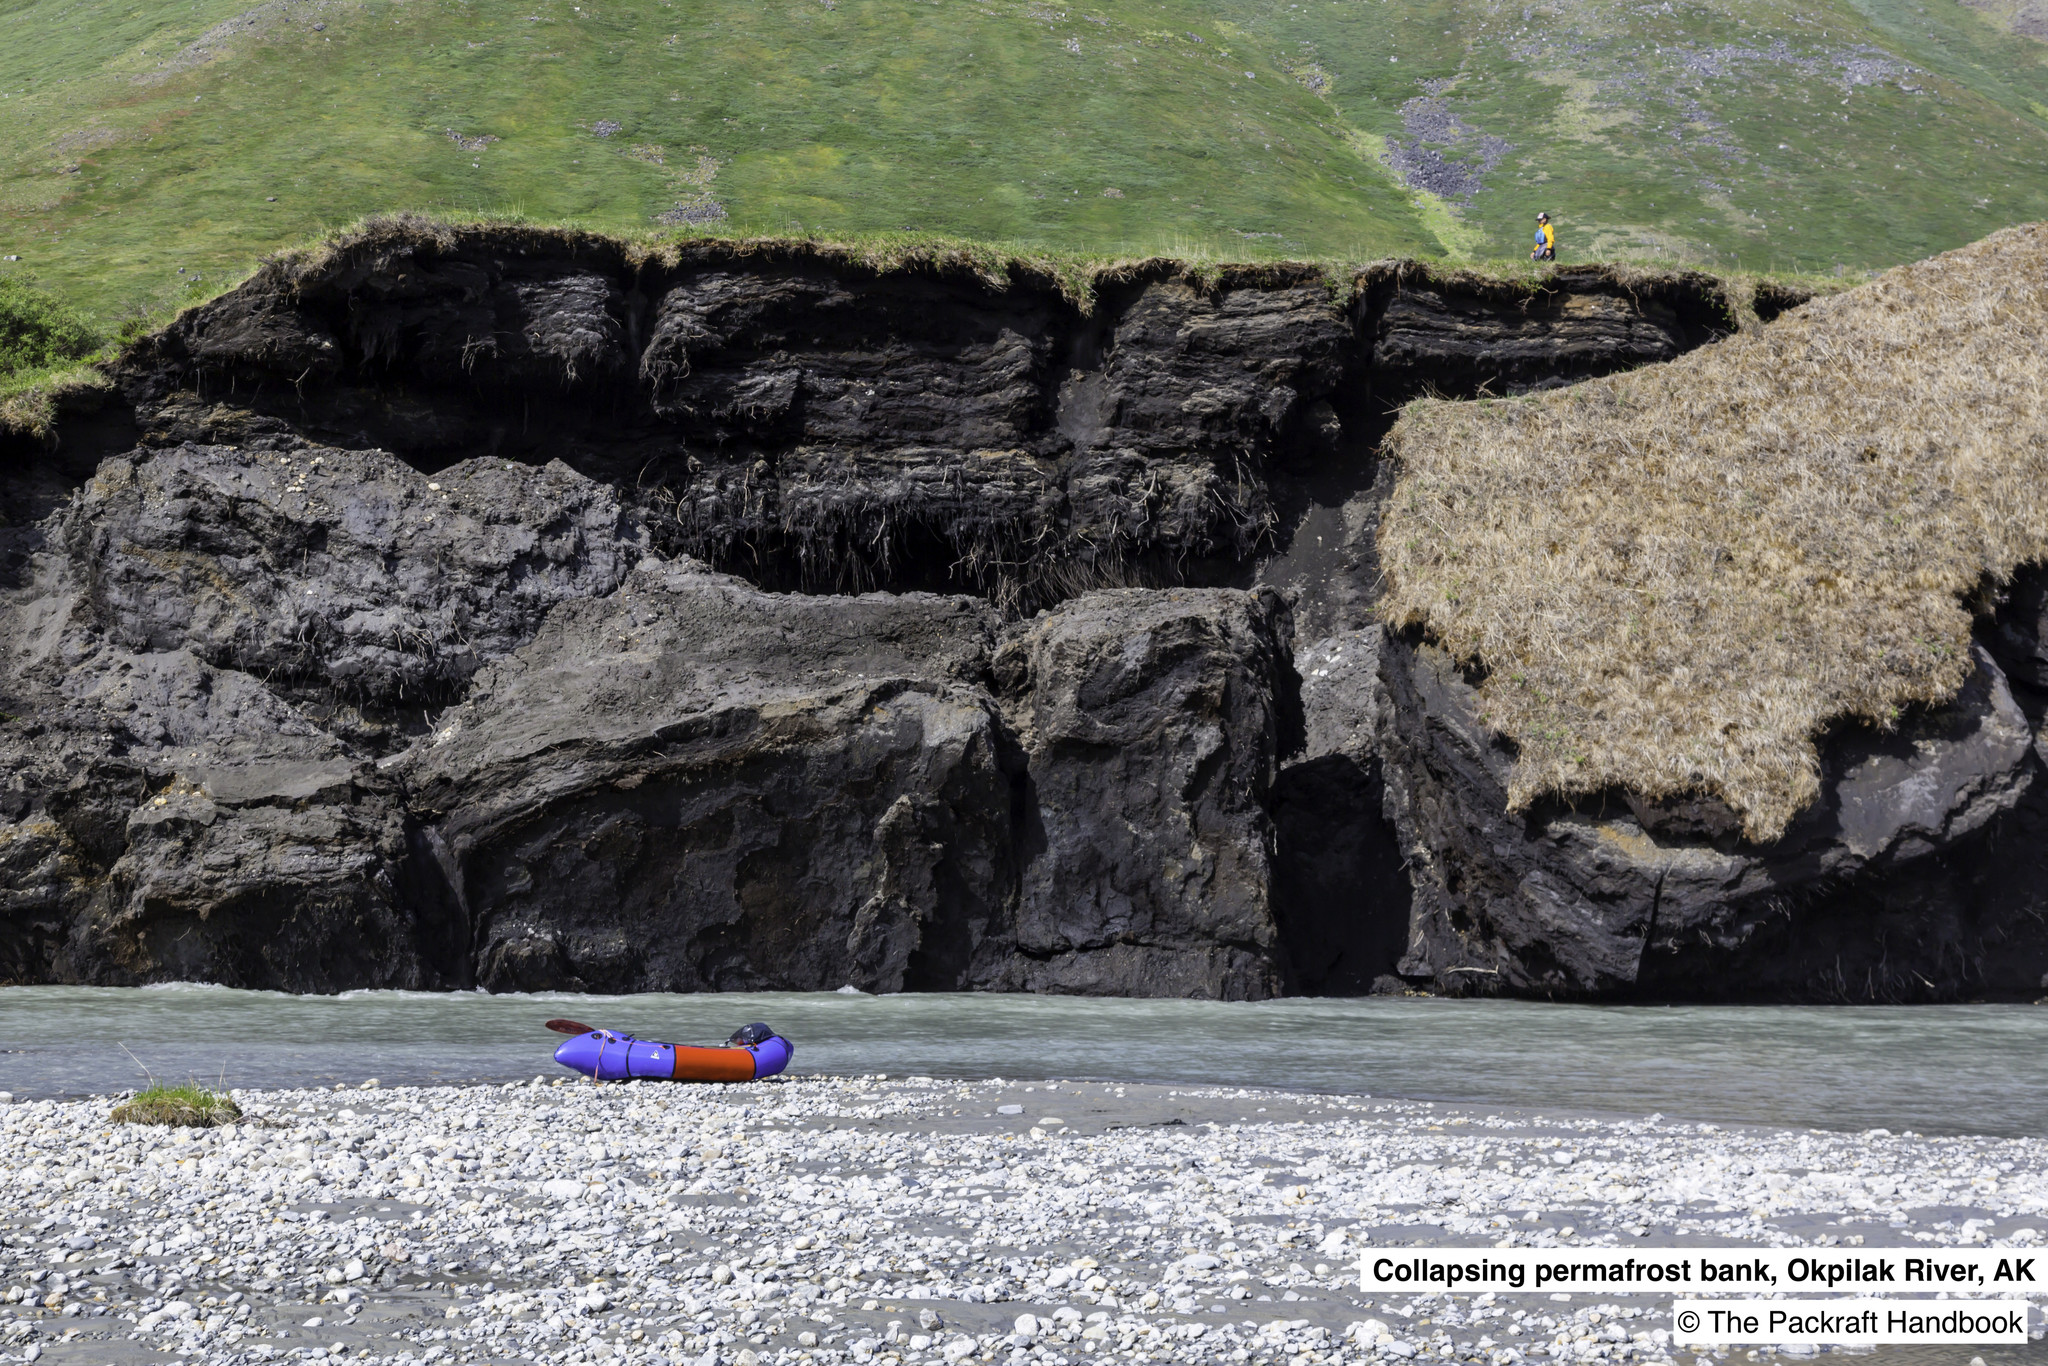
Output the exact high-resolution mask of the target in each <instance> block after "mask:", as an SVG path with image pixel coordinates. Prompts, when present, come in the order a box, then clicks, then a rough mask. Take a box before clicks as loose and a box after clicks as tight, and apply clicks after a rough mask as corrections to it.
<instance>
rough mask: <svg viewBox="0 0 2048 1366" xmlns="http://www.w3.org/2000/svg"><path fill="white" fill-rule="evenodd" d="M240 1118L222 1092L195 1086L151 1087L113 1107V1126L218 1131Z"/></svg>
mask: <svg viewBox="0 0 2048 1366" xmlns="http://www.w3.org/2000/svg"><path fill="white" fill-rule="evenodd" d="M241 1117H242V1107H241V1106H239V1105H237V1104H235V1102H234V1099H233V1097H231V1096H229V1095H227V1094H226V1093H225V1092H221V1091H210V1090H208V1089H207V1088H206V1087H204V1086H201V1085H199V1084H198V1083H196V1082H186V1083H184V1084H182V1085H179V1086H165V1085H162V1084H161V1083H155V1084H152V1085H151V1086H150V1087H149V1089H147V1090H145V1091H139V1092H137V1093H136V1094H135V1095H134V1096H133V1097H131V1098H130V1099H128V1100H125V1101H123V1102H121V1103H120V1104H119V1105H116V1106H115V1107H114V1112H113V1114H112V1115H111V1116H110V1118H111V1119H112V1120H113V1121H114V1123H116V1124H168V1125H172V1126H174V1127H178V1128H186V1129H217V1128H219V1127H220V1126H222V1125H224V1124H233V1123H234V1122H235V1121H236V1120H238V1119H240V1118H241Z"/></svg>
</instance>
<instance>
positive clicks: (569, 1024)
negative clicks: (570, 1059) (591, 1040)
mask: <svg viewBox="0 0 2048 1366" xmlns="http://www.w3.org/2000/svg"><path fill="white" fill-rule="evenodd" d="M548 1028H549V1029H552V1030H554V1031H555V1033H557V1034H595V1033H596V1032H597V1031H596V1030H594V1029H592V1028H591V1027H590V1026H589V1025H587V1024H577V1023H576V1022H575V1021H574V1020H549V1021H548Z"/></svg>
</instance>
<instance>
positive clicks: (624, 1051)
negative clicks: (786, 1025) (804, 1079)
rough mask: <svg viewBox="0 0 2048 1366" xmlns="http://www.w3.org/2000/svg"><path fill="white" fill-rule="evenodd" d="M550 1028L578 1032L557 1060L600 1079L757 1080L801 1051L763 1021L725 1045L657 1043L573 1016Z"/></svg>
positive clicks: (550, 1023)
mask: <svg viewBox="0 0 2048 1366" xmlns="http://www.w3.org/2000/svg"><path fill="white" fill-rule="evenodd" d="M564 1026H568V1028H564ZM548 1028H550V1029H554V1030H557V1031H558V1032H560V1033H564V1034H567V1033H571V1032H572V1031H573V1032H574V1034H575V1037H573V1038H571V1039H569V1040H567V1041H566V1042H564V1043H563V1044H562V1046H561V1047H559V1048H557V1049H556V1050H555V1061H556V1062H558V1063H560V1064H562V1066H564V1067H569V1068H573V1069H575V1070H576V1071H578V1072H581V1073H582V1074H583V1075H584V1076H586V1077H591V1078H594V1079H595V1080H597V1081H630V1080H632V1079H634V1078H645V1079H648V1080H661V1081H726V1082H732V1081H758V1080H760V1079H761V1078H763V1077H772V1076H774V1075H775V1074H776V1073H778V1072H780V1071H781V1070H782V1069H783V1068H785V1067H787V1066H789V1060H790V1057H791V1056H792V1055H793V1054H794V1053H795V1052H796V1049H795V1048H794V1047H793V1046H792V1045H791V1044H790V1042H789V1040H787V1039H785V1038H783V1037H782V1036H781V1035H780V1034H777V1033H776V1032H775V1031H774V1030H772V1029H770V1028H769V1027H768V1026H767V1025H764V1024H752V1025H748V1026H747V1027H746V1028H744V1029H742V1030H740V1031H739V1032H738V1033H736V1034H734V1035H733V1036H732V1040H731V1042H730V1043H728V1044H727V1045H726V1046H725V1047H724V1048H695V1047H692V1046H691V1045H689V1044H674V1043H656V1042H654V1041H652V1040H649V1039H636V1038H634V1037H633V1036H632V1035H631V1034H619V1033H616V1032H614V1031H612V1030H609V1029H590V1028H588V1027H586V1026H583V1025H578V1024H576V1022H575V1021H573V1020H549V1021H548Z"/></svg>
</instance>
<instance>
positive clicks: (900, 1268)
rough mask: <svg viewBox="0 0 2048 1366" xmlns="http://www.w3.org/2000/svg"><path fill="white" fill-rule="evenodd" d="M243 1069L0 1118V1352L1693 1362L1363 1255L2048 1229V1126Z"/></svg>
mask: <svg viewBox="0 0 2048 1366" xmlns="http://www.w3.org/2000/svg"><path fill="white" fill-rule="evenodd" d="M234 1094H235V1097H236V1099H237V1101H238V1102H239V1103H240V1104H241V1106H242V1107H243V1109H244V1111H245V1113H246V1117H245V1119H244V1121H243V1122H242V1123H239V1124H236V1125H232V1126H230V1127H226V1128H222V1129H215V1130H171V1129H161V1128H148V1127H140V1126H131V1125H117V1124H113V1123H111V1122H110V1121H109V1118H108V1115H109V1112H110V1110H111V1108H112V1106H113V1104H114V1101H113V1100H111V1099H96V1100H78V1101H35V1102H22V1103H16V1104H12V1105H7V1106H5V1107H4V1108H0V1130H4V1139H5V1142H4V1144H0V1244H4V1246H0V1299H4V1301H5V1303H4V1304H0V1360H6V1361H24V1360H26V1361H38V1360H39V1361H44V1362H52V1363H55V1362H80V1363H84V1362H93V1363H115V1362H131V1361H162V1360H163V1359H164V1358H165V1354H167V1353H175V1354H177V1355H178V1356H181V1357H188V1358H194V1359H199V1360H205V1361H209V1362H213V1361H217V1362H249V1363H254V1362H262V1361H277V1360H279V1359H281V1358H295V1359H299V1360H307V1359H322V1360H326V1359H332V1360H335V1361H340V1360H343V1359H346V1360H348V1361H378V1362H385V1363H394V1364H395V1363H421V1362H440V1363H457V1362H464V1363H467V1362H513V1361H547V1362H634V1363H650V1366H652V1364H656V1363H663V1364H666V1366H766V1364H767V1363H776V1364H778V1366H781V1364H784V1363H789V1364H793V1363H799V1362H818V1363H827V1362H863V1363H876V1364H877V1366H897V1364H903V1366H907V1364H908V1363H959V1362H1011V1363H1019V1364H1020V1366H1021V1364H1022V1363H1025V1362H1031V1363H1043V1366H1065V1364H1066V1363H1081V1362H1138V1361H1155V1362H1159V1361H1170V1362H1230V1363H1261V1364H1270V1366H1280V1363H1286V1364H1287V1366H1317V1364H1318V1363H1344V1362H1354V1363H1356V1362H1368V1361H1374V1362H1397V1361H1415V1360H1423V1361H1446V1360H1455V1361H1469V1362H1485V1363H1488V1366H1510V1363H1516V1362H1525V1361H1567V1360H1569V1361H1591V1360H1604V1361H1610V1362H1620V1361H1639V1362H1671V1361H1674V1360H1678V1361H1682V1362H1684V1363H1686V1366H1690V1363H1691V1362H1693V1361H1694V1360H1707V1359H1709V1358H1708V1357H1707V1356H1706V1355H1705V1354H1696V1353H1694V1352H1691V1351H1686V1352H1684V1353H1683V1354H1679V1353H1677V1352H1675V1351H1674V1350H1672V1349H1671V1348H1670V1347H1669V1346H1668V1345H1667V1344H1668V1336H1667V1333H1666V1328H1667V1325H1668V1319H1669V1311H1670V1304H1669V1299H1668V1298H1667V1297H1657V1296H1648V1295H1645V1296H1636V1297H1631V1296H1616V1295H1611V1294H1608V1295H1583V1294H1582V1295H1575V1296H1567V1295H1562V1294H1525V1295H1509V1294H1481V1295H1477V1296H1473V1295H1464V1294H1460V1295H1456V1296H1445V1295H1414V1296H1393V1297H1389V1296H1385V1295H1365V1294H1362V1293H1361V1292H1360V1289H1359V1282H1358V1278H1357V1276H1356V1274H1355V1271H1354V1270H1353V1268H1354V1267H1355V1266H1356V1264H1357V1261H1358V1258H1359V1257H1360V1256H1361V1255H1362V1254H1363V1253H1365V1252H1366V1251H1367V1250H1369V1249H1373V1248H1382V1247H1403V1246H1413V1245H1427V1244H1447V1245H1458V1246H1473V1247H1488V1246H1539V1247H1540V1246H1553V1245H1582V1246H1600V1245H1622V1246H1646V1247H1647V1246H1670V1245H1682V1244H1689V1243H1696V1244H1702V1245H1704V1244H1721V1245H1730V1244H1744V1243H1749V1244H1756V1245H1759V1246H1788V1245H1795V1244H1814V1245H1841V1244H1851V1245H1854V1244H1857V1243H1859V1242H1860V1243H1862V1244H1863V1245H1866V1246H1872V1247H1876V1246H1898V1245H1901V1244H1910V1243H1930V1244H1957V1245H1971V1244H1983V1243H1987V1242H1997V1243H2011V1244H2013V1245H2016V1246H2021V1247H2028V1246H2033V1245H2036V1244H2038V1243H2039V1242H2040V1241H2041V1239H2042V1233H2043V1231H2044V1230H2048V1214H2044V1212H2048V1144H2044V1143H2043V1142H2042V1141H2041V1140H2038V1139H1988V1138H1927V1137H1921V1136H1919V1135H1916V1134H1912V1133H1900V1134H1892V1133H1887V1132H1886V1131H1884V1130H1881V1129H1878V1130H1870V1131H1868V1132H1865V1133H1861V1134H1845V1133H1832V1132H1820V1131H1789V1130H1783V1129H1762V1128H1740V1127H1726V1126H1715V1125H1711V1124H1699V1123H1689V1122H1674V1121H1667V1120H1665V1119H1663V1118H1662V1117H1660V1116H1655V1115H1652V1116H1649V1117H1647V1118H1634V1119H1616V1118H1602V1117H1589V1116H1585V1115H1574V1114H1544V1113H1537V1112H1532V1111H1508V1110H1499V1109H1487V1108H1483V1107H1474V1106H1467V1105H1448V1104H1444V1105H1431V1104H1426V1103H1419V1102H1397V1101H1385V1100H1376V1099H1373V1098H1370V1097H1362V1096H1331V1095H1301V1094H1292V1093H1281V1092H1269V1091H1253V1090H1242V1089H1236V1088H1228V1087H1226V1088H1214V1087H1206V1088H1205V1087H1164V1086H1141V1085H1116V1084H1105V1083H1098V1082H1087V1083H1045V1082H1036V1083H1031V1084H1026V1083H1023V1082H1007V1081H1002V1080H994V1081H976V1082H957V1081H944V1080H937V1079H933V1078H928V1077H907V1078H892V1077H882V1076H863V1077H796V1078H780V1079H777V1080H775V1081H772V1082H765V1083H757V1084H754V1085H751V1086H743V1087H708V1086H683V1085H675V1084H664V1083H648V1082H636V1083H628V1084H623V1085H608V1086H598V1085H594V1084H591V1083H588V1082H583V1081H580V1080H578V1081H572V1082H563V1081H559V1080H555V1081H548V1080H542V1079H536V1080H535V1081H533V1082H530V1083H514V1084H509V1085H504V1086H473V1087H432V1088H420V1087H379V1086H377V1085H376V1084H375V1083H370V1084H367V1085H365V1086H363V1087H360V1088H354V1089H349V1090H340V1089H337V1090H334V1091H319V1090H301V1091H238V1092H235V1093H234ZM2035 1318H2036V1320H2037V1322H2038V1320H2039V1314H2038V1313H2037V1314H2036V1315H2035ZM2038 1331H2039V1330H2038V1328H2037V1333H2038ZM2037 1344H2038V1339H2037ZM2044 1350H2048V1349H2044V1348H2042V1347H2040V1346H2039V1345H2037V1346H2034V1347H2028V1348H2001V1349H1996V1350H1992V1349H1985V1350H1983V1351H1981V1352H1974V1353H1973V1352H1971V1351H1969V1350H1963V1351H1961V1353H1960V1355H1958V1354H1957V1349H1949V1350H1948V1351H1947V1353H1946V1354H1945V1355H1944V1354H1939V1353H1935V1354H1929V1349H1917V1351H1918V1352H1919V1353H1920V1355H1915V1354H1914V1353H1913V1352H1909V1351H1908V1350H1907V1349H1884V1350H1881V1351H1879V1352H1876V1353H1866V1354H1865V1358H1866V1359H1868V1360H1871V1361H1882V1362H1888V1363H1904V1362H1909V1361H1928V1362H1933V1361H1947V1360H1953V1361H1955V1362H1957V1363H1958V1366H1961V1363H1963V1362H1967V1361H1968V1360H1970V1358H1971V1357H1972V1356H1973V1355H1975V1356H1980V1357H1982V1358H1983V1359H1984V1360H1985V1361H1986V1362H1987V1366H1996V1363H1999V1362H2003V1361H2019V1360H2027V1361H2038V1360H2041V1359H2042V1354H2043V1351H2044ZM1804 1354H1808V1355H1810V1353H1804ZM1774 1355H1777V1356H1796V1355H1802V1353H1801V1352H1799V1351H1797V1350H1795V1349H1783V1350H1781V1351H1780V1352H1777V1353H1773V1352H1771V1351H1769V1350H1761V1351H1758V1352H1748V1351H1741V1352H1737V1353H1734V1354H1733V1356H1734V1358H1736V1359H1745V1360H1762V1359H1769V1358H1771V1357H1773V1356H1774Z"/></svg>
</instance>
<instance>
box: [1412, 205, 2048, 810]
mask: <svg viewBox="0 0 2048 1366" xmlns="http://www.w3.org/2000/svg"><path fill="white" fill-rule="evenodd" d="M1389 446H1390V449H1391V451H1392V452H1393V454H1394V455H1395V456H1396V458H1397V459H1398V460H1399V462H1400V464H1399V467H1398V468H1399V476H1398V483H1397V485H1396V488H1395V492H1394V497H1393V500H1392V503H1391V505H1390V507H1389V510H1388V514H1387V518H1386V521H1385V524H1384V527H1383V531H1382V539H1381V552H1382V558H1383V562H1384V564H1385V568H1386V572H1387V576H1388V582H1389V586H1388V593H1387V597H1386V599H1385V600H1384V603H1383V608H1382V610H1383V612H1384V614H1385V616H1386V617H1387V619H1388V620H1390V621H1391V622H1393V623H1395V624H1397V625H1401V626H1406V627H1420V628H1423V629H1424V630H1426V631H1427V632H1428V633H1429V634H1430V635H1432V636H1433V637H1435V638H1436V639H1437V640H1438V641H1439V642H1440V643H1441V644H1442V645H1443V646H1444V647H1445V648H1446V649H1448V650H1450V651H1451V652H1452V653H1453V654H1454V655H1455V656H1457V657H1458V658H1459V659H1461V660H1463V661H1466V662H1468V663H1470V662H1476V663H1478V664H1480V665H1482V666H1483V667H1484V669H1485V671H1486V672H1485V677H1484V680H1483V682H1482V683H1481V684H1480V688H1479V692H1480V698H1481V702H1482V706H1483V713H1484V716H1485V719H1486V721H1487V723H1488V724H1489V725H1491V726H1492V727H1494V728H1495V729H1496V730H1497V731H1498V732H1500V733H1501V734H1502V735H1504V736H1506V737H1507V738H1509V739H1510V740H1512V741H1513V742H1514V743H1515V744H1516V745H1517V746H1518V747H1519V756H1518V758H1517V762H1516V766H1515V770H1514V775H1513V778H1512V781H1511V784H1510V791H1509V801H1510V804H1511V805H1512V806H1513V807H1515V808H1517V809H1521V808H1525V807H1526V806H1527V805H1528V804H1529V803H1530V802H1531V801H1532V800H1534V799H1535V798H1537V797H1538V796H1541V795H1543V794H1549V793H1554V794H1560V795H1565V796H1572V795H1581V794H1589V793H1593V792H1597V791H1600V790H1603V789H1606V788H1609V787H1625V788H1629V789H1633V790H1635V791H1637V792H1639V793H1642V794H1643V795H1645V796H1648V797H1651V798H1653V799H1654V798H1659V797H1666V796H1676V795H1680V794H1685V793H1709V794H1713V795H1716V796H1719V797H1720V798H1721V799H1723V800H1724V801H1726V802H1727V803H1728V804H1729V805H1730V806H1731V807H1732V808H1733V809H1734V810H1736V811H1737V812H1738V813H1739V814H1740V815H1741V817H1742V819H1743V828H1744V833H1745V834H1746V835H1747V837H1748V838H1750V839H1752V840H1756V841H1765V840H1770V839H1773V838H1775V837H1777V836H1778V835H1780V834H1781V833H1783V831H1784V829H1785V827H1786V825H1787V823H1788V822H1789V821H1790V820H1791V819H1792V818H1793V816H1795V815H1796V814H1797V813H1798V812H1799V811H1801V810H1802V809H1803V808H1805V807H1806V806H1807V805H1808V804H1809V803H1810V802H1812V801H1813V800H1814V798H1815V797H1816V796H1817V795H1818V792H1819V777H1820V765H1819V757H1818V754H1817V752H1816V749H1815V742H1814V737H1815V736H1816V734H1817V733H1818V732H1819V731H1820V729H1821V728H1822V727H1823V726H1825V725H1826V724H1827V723H1828V722H1829V721H1830V720H1832V719H1835V718H1858V719H1861V720H1863V721H1866V722H1870V723H1873V724H1875V725H1877V726H1879V727H1888V726H1890V725H1892V724H1893V723H1894V722H1895V721H1896V720H1897V718H1898V717H1899V715H1900V713H1901V709H1902V708H1906V707H1910V706H1914V705H1916V704H1939V703H1942V702H1944V701H1946V700H1948V699H1949V698H1951V697H1953V696H1954V695H1955V693H1956V691H1957V690H1958V689H1959V688H1960V686H1961V685H1962V683H1963V682H1964V680H1965V679H1966V678H1967V676H1968V675H1969V673H1970V671H1971V668H1972V664H1971V660H1970V628H1971V612H1970V609H1969V607H1968V606H1967V605H1966V603H1965V598H1966V596H1967V595H1970V594H1972V593H1973V592H1974V591H1975V590H1977V589H1978V588H1979V587H1980V586H1981V585H1982V584H1983V582H1984V581H1985V580H1987V579H1989V580H1993V581H2001V580H2003V579H2004V578H2006V577H2007V576H2008V575H2009V574H2010V573H2011V572H2012V570H2013V569H2014V568H2015V567H2016V566H2018V565H2020V564H2023V563H2026V562H2028V561H2034V560H2041V559H2044V558H2048V225H2044V224H2033V225H2029V226H2025V227H2019V228H2012V229H2008V230H2006V231H2004V232H2000V233H1997V234H1995V235H1993V236H1991V237H1988V238H1986V239H1985V240H1983V241H1981V242H1978V243H1976V244H1974V245H1972V246H1969V247H1965V248H1963V249H1961V250H1959V251H1954V252H1950V253H1948V254H1946V255H1944V256H1938V257H1935V258H1933V259H1931V260H1928V261H1924V262H1920V263H1918V264H1915V265H1910V266H1904V267H1901V268H1899V269H1896V270H1893V271H1890V272H1888V273H1887V274H1885V275H1883V276H1880V277H1879V278H1878V279H1876V280H1875V281H1872V282H1871V283H1869V284H1866V285H1862V286H1860V287H1858V288H1855V289H1852V290H1849V291H1846V292H1844V293H1842V294H1838V295H1835V296H1833V297H1832V298H1826V299H1820V300H1816V301H1814V302H1813V303H1810V304H1808V305H1806V306H1805V307H1804V308H1801V309H1798V310H1795V311H1793V312H1791V313H1789V314H1787V315H1786V316H1784V317H1783V318H1781V319H1779V320H1778V321H1777V322H1775V323H1773V324H1771V325H1769V326H1766V327H1760V328H1756V329H1753V330H1751V331H1748V332H1745V333H1744V334H1742V335H1739V336H1736V337H1733V338H1730V339H1729V340H1727V341H1725V342H1722V343H1721V344H1720V345H1718V346H1714V347H1709V348H1705V349H1703V350H1700V351H1696V352H1693V353H1692V354H1690V355H1687V356H1685V357H1683V358H1681V359H1679V360H1676V361H1673V362H1671V363H1669V364H1665V365H1659V366H1652V367H1648V368H1646V369H1643V370H1638V371H1635V372H1632V373H1630V374H1626V375H1617V376H1612V377H1609V378H1606V379H1602V380H1596V381H1592V382H1589V383H1586V384H1582V385H1579V386H1577V387H1576V388H1573V389H1569V390H1565V391H1563V392H1560V393H1555V394H1547V395H1543V396H1540V397H1535V396H1532V397H1528V398H1520V399H1509V400H1488V401H1480V402H1468V403H1450V402H1437V401H1430V402H1420V403H1416V404H1412V405H1410V407H1409V408H1408V410H1407V412H1406V414H1405V415H1404V416H1403V417H1402V419H1401V421H1400V422H1399V423H1398V424H1397V425H1396V427H1395V429H1394V431H1393V433H1392V434H1391V436H1390V437H1389Z"/></svg>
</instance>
